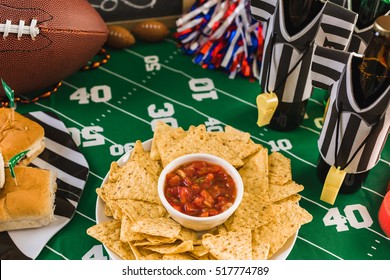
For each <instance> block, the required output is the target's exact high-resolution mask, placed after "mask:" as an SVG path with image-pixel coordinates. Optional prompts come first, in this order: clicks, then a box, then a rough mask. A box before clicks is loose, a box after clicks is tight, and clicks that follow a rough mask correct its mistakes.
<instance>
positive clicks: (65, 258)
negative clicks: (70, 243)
mask: <svg viewBox="0 0 390 280" xmlns="http://www.w3.org/2000/svg"><path fill="white" fill-rule="evenodd" d="M45 248H47V249H49V250H50V251H52V252H53V253H54V254H56V255H58V256H60V257H62V258H63V259H64V260H69V259H68V258H67V257H65V256H64V255H63V254H61V253H60V252H58V251H56V250H54V249H53V248H51V247H49V246H47V245H45Z"/></svg>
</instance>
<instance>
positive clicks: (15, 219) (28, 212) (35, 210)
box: [0, 166, 57, 232]
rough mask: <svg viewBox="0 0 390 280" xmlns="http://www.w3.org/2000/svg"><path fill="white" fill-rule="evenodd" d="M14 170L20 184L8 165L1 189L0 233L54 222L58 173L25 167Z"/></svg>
mask: <svg viewBox="0 0 390 280" xmlns="http://www.w3.org/2000/svg"><path fill="white" fill-rule="evenodd" d="M14 170H15V175H16V180H17V185H16V184H15V179H14V178H13V177H12V176H11V174H10V170H9V169H8V168H7V169H6V171H5V185H4V187H3V189H1V190H0V232H2V231H8V230H15V229H25V228H36V227H41V226H44V225H47V224H48V223H50V222H51V221H53V220H54V198H55V191H56V189H57V184H56V175H55V173H54V172H52V171H50V170H45V169H39V168H33V167H25V166H17V167H15V168H14Z"/></svg>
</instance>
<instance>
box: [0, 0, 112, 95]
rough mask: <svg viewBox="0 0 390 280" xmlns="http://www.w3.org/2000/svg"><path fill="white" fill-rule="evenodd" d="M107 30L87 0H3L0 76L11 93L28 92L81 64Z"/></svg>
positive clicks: (0, 5)
mask: <svg viewBox="0 0 390 280" xmlns="http://www.w3.org/2000/svg"><path fill="white" fill-rule="evenodd" d="M107 36H108V28H107V25H106V23H105V22H104V20H103V19H102V18H101V16H100V15H99V14H98V13H97V11H96V10H95V9H94V8H93V7H92V6H91V5H90V4H89V3H88V1H86V0H50V1H48V0H29V1H19V0H2V1H1V2H0V38H1V37H2V38H1V39H2V40H1V43H0V78H1V79H3V80H4V81H5V82H6V83H7V84H8V85H9V86H10V87H11V88H12V89H13V90H14V94H15V96H18V95H24V96H28V94H29V93H31V92H34V91H38V90H43V89H44V88H48V87H50V86H52V85H54V84H57V83H58V82H60V81H61V80H63V79H64V78H66V77H68V76H70V75H71V74H72V73H74V72H76V71H77V70H79V69H80V68H81V67H82V66H84V65H86V64H87V63H88V61H89V60H91V59H92V58H93V57H94V56H95V55H96V54H97V53H98V52H99V50H100V49H101V47H102V46H103V44H104V43H105V41H106V39H107ZM0 96H1V97H4V96H5V92H4V91H3V89H2V88H1V89H0Z"/></svg>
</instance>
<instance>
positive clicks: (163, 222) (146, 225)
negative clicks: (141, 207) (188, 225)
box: [131, 218, 181, 238]
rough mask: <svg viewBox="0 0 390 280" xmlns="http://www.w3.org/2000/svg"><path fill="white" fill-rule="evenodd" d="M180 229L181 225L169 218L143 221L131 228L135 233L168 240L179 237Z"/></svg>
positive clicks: (137, 222)
mask: <svg viewBox="0 0 390 280" xmlns="http://www.w3.org/2000/svg"><path fill="white" fill-rule="evenodd" d="M180 229H181V225H180V224H179V223H177V222H175V221H174V220H172V219H169V218H158V219H143V220H139V221H136V222H135V223H134V224H133V225H132V227H131V230H132V231H135V232H140V233H145V234H149V235H155V236H162V237H168V238H174V237H177V236H178V235H179V233H180Z"/></svg>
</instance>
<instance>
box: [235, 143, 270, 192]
mask: <svg viewBox="0 0 390 280" xmlns="http://www.w3.org/2000/svg"><path fill="white" fill-rule="evenodd" d="M239 173H240V175H241V178H242V181H243V183H244V189H245V192H247V193H253V194H257V195H260V196H266V195H267V193H268V150H267V149H265V148H263V149H261V150H260V151H258V152H257V153H256V154H255V155H253V156H252V157H251V158H250V159H249V161H248V162H247V163H245V164H244V166H243V167H242V168H241V169H240V170H239Z"/></svg>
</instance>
